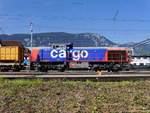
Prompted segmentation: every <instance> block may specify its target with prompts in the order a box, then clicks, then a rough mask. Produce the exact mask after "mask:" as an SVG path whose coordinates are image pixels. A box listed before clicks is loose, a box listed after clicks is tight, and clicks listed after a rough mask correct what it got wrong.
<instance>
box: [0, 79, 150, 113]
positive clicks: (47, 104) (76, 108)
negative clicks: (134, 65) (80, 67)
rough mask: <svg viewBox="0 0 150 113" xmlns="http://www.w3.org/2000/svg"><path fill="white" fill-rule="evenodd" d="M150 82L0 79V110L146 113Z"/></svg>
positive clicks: (46, 112)
mask: <svg viewBox="0 0 150 113" xmlns="http://www.w3.org/2000/svg"><path fill="white" fill-rule="evenodd" d="M149 86H150V81H136V82H133V81H122V82H93V81H89V80H87V81H84V82H82V81H62V80H49V81H44V80H42V79H35V80H12V81H11V80H5V79H0V111H2V112H16V111H17V112H25V113H28V112H44V113H49V112H51V113H58V112H61V113H83V112H86V113H100V112H116V113H117V112H149V111H150V107H149V106H150V93H149V91H150V87H149Z"/></svg>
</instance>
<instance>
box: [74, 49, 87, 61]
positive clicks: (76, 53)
mask: <svg viewBox="0 0 150 113" xmlns="http://www.w3.org/2000/svg"><path fill="white" fill-rule="evenodd" d="M87 57H88V52H87V51H86V50H81V51H80V50H74V51H72V58H73V60H80V58H87Z"/></svg>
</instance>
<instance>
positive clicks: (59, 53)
mask: <svg viewBox="0 0 150 113" xmlns="http://www.w3.org/2000/svg"><path fill="white" fill-rule="evenodd" d="M69 54H71V58H72V59H73V60H80V59H81V58H82V59H85V58H88V55H89V54H88V51H86V50H71V51H69ZM50 56H51V57H52V58H66V56H67V54H66V50H55V49H54V50H52V51H51V52H50Z"/></svg>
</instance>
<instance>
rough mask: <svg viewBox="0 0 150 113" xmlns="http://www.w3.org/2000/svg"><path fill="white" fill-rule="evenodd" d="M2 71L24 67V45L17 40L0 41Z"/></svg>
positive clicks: (0, 67)
mask: <svg viewBox="0 0 150 113" xmlns="http://www.w3.org/2000/svg"><path fill="white" fill-rule="evenodd" d="M0 45H1V47H0V71H8V70H13V71H19V70H20V69H22V67H23V60H24V47H23V46H22V45H21V44H20V42H16V41H0Z"/></svg>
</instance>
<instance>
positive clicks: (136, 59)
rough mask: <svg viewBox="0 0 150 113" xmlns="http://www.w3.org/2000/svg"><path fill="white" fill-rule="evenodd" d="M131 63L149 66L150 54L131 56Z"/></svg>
mask: <svg viewBox="0 0 150 113" xmlns="http://www.w3.org/2000/svg"><path fill="white" fill-rule="evenodd" d="M131 65H133V66H150V56H132V61H131Z"/></svg>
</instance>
